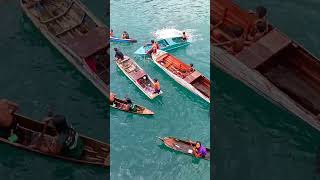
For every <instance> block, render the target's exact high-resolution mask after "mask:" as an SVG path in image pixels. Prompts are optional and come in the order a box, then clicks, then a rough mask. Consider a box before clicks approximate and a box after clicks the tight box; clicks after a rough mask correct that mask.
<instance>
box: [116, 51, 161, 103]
mask: <svg viewBox="0 0 320 180" xmlns="http://www.w3.org/2000/svg"><path fill="white" fill-rule="evenodd" d="M124 59H125V60H126V59H128V60H129V61H130V62H131V65H133V66H135V67H137V69H139V72H140V73H139V74H140V75H138V76H139V77H138V78H137V79H135V78H134V77H133V75H131V73H128V72H127V70H126V69H127V68H124V67H123V66H122V65H121V63H120V61H119V60H116V64H117V66H118V67H119V68H120V70H121V71H122V72H123V73H124V74H125V75H126V76H127V78H128V79H130V81H131V82H133V83H134V84H135V85H136V86H137V87H138V88H139V89H140V90H141V91H142V92H143V93H144V94H145V95H146V96H147V97H148V98H150V99H154V98H155V97H157V96H159V95H161V94H162V91H160V93H158V94H155V93H152V91H148V90H147V89H146V88H143V87H142V86H141V85H140V84H139V82H138V79H141V78H142V76H147V77H148V80H150V83H151V84H154V81H153V79H152V78H150V76H149V75H148V74H146V73H145V72H144V71H143V69H142V68H141V67H140V66H139V65H138V64H137V63H136V62H135V61H134V60H133V59H131V58H130V57H128V56H125V57H124Z"/></svg>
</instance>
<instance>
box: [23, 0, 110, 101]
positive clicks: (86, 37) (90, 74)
mask: <svg viewBox="0 0 320 180" xmlns="http://www.w3.org/2000/svg"><path fill="white" fill-rule="evenodd" d="M20 3H21V7H22V9H23V11H24V12H25V14H26V15H27V16H28V17H29V19H30V20H31V21H32V22H33V24H34V25H35V26H36V28H38V29H39V30H40V32H41V33H42V34H43V35H44V36H45V37H46V38H47V39H48V40H49V41H50V42H51V44H53V45H54V46H55V47H56V48H57V49H58V50H59V51H60V53H62V54H63V55H64V56H65V57H66V58H67V59H68V61H69V62H70V63H72V64H73V65H74V66H75V67H76V68H77V69H78V70H79V71H80V72H81V73H82V74H83V75H84V76H85V77H86V78H87V79H89V80H90V81H91V82H92V83H93V84H94V85H95V86H96V87H97V88H98V89H99V90H100V91H101V92H102V93H103V94H104V95H105V96H108V95H109V91H108V87H107V86H108V84H109V64H110V62H109V59H110V58H109V55H108V53H107V50H108V48H109V43H108V42H107V41H106V40H107V32H108V30H107V28H106V26H105V25H104V24H103V23H101V22H100V21H99V20H98V19H97V18H96V17H95V16H94V15H93V14H92V13H91V12H90V11H89V10H88V9H87V8H86V7H85V6H84V5H83V4H82V3H81V2H80V1H79V0H50V1H48V0H41V1H40V2H38V1H37V0H20Z"/></svg>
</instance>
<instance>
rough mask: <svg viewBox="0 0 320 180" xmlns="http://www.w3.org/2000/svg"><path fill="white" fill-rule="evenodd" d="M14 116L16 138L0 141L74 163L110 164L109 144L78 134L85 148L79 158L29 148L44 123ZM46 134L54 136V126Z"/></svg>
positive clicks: (106, 165)
mask: <svg viewBox="0 0 320 180" xmlns="http://www.w3.org/2000/svg"><path fill="white" fill-rule="evenodd" d="M14 118H15V120H16V122H17V124H18V125H17V129H16V130H15V134H17V136H18V140H17V141H16V142H10V141H8V140H7V139H4V138H1V137H0V142H1V143H5V144H9V145H11V146H13V147H16V148H19V149H23V150H27V151H31V152H34V153H37V154H41V155H44V156H49V157H53V158H57V159H62V160H66V161H70V162H74V163H80V164H88V165H96V166H101V167H108V166H110V159H109V158H110V147H109V145H108V144H106V143H103V142H101V141H98V140H95V139H92V138H89V137H86V136H83V135H80V138H81V139H82V140H83V142H84V145H85V148H84V152H83V154H82V157H81V158H80V159H74V158H71V157H67V156H63V155H54V154H49V153H45V152H42V151H40V150H38V149H33V148H31V147H30V146H29V145H31V143H32V141H33V138H32V137H34V135H35V134H36V133H41V132H42V130H43V126H44V124H43V123H42V122H39V121H35V120H32V119H30V118H27V117H24V116H22V115H18V114H15V115H14ZM46 135H47V136H54V135H55V130H54V128H53V127H48V129H47V131H46Z"/></svg>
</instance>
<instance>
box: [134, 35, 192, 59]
mask: <svg viewBox="0 0 320 180" xmlns="http://www.w3.org/2000/svg"><path fill="white" fill-rule="evenodd" d="M157 43H158V44H159V47H160V49H161V50H163V51H172V50H175V49H177V48H181V47H185V46H188V45H189V44H190V42H189V41H185V40H183V39H182V37H173V38H167V39H160V40H158V41H157ZM151 47H152V45H151V44H150V43H148V44H146V45H145V46H141V47H140V48H139V49H137V50H136V51H135V52H134V53H135V54H137V55H146V53H147V52H148V51H149V50H150V49H151Z"/></svg>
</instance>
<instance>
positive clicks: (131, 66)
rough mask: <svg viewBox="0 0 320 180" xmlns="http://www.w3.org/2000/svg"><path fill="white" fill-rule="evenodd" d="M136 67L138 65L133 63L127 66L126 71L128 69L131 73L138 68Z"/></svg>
mask: <svg viewBox="0 0 320 180" xmlns="http://www.w3.org/2000/svg"><path fill="white" fill-rule="evenodd" d="M136 69H137V67H136V66H135V65H132V63H131V65H130V66H127V67H125V71H126V72H127V73H131V72H133V71H134V70H136Z"/></svg>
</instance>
